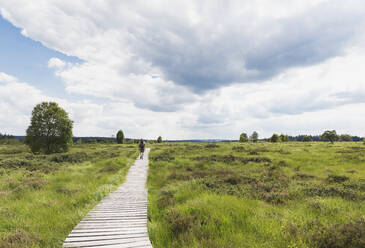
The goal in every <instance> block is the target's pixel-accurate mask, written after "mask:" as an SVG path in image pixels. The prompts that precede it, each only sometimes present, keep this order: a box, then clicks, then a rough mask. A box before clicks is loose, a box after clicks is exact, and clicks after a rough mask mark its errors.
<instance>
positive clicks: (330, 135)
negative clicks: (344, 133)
mask: <svg viewBox="0 0 365 248" xmlns="http://www.w3.org/2000/svg"><path fill="white" fill-rule="evenodd" d="M321 140H323V141H329V142H331V143H332V144H333V142H335V141H337V140H338V136H337V133H336V130H332V131H330V130H327V131H325V132H324V133H323V134H322V135H321Z"/></svg>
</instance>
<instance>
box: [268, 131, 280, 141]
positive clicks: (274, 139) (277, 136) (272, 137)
mask: <svg viewBox="0 0 365 248" xmlns="http://www.w3.org/2000/svg"><path fill="white" fill-rule="evenodd" d="M269 141H270V142H274V143H276V142H279V141H280V138H279V135H277V134H276V133H274V134H273V135H272V136H271V137H270V138H269Z"/></svg>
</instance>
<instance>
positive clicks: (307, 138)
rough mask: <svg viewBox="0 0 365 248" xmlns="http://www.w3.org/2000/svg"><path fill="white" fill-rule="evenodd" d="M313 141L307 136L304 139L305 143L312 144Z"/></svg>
mask: <svg viewBox="0 0 365 248" xmlns="http://www.w3.org/2000/svg"><path fill="white" fill-rule="evenodd" d="M311 141H312V139H311V138H310V137H309V136H308V135H305V136H304V137H303V142H311Z"/></svg>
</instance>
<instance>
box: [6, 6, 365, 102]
mask: <svg viewBox="0 0 365 248" xmlns="http://www.w3.org/2000/svg"><path fill="white" fill-rule="evenodd" d="M1 2H2V6H3V8H2V13H3V16H4V17H5V18H7V19H8V20H10V21H11V22H13V23H14V24H16V25H18V26H20V27H22V28H23V30H25V33H26V35H27V36H29V37H31V38H32V39H35V40H39V41H41V42H42V43H43V44H45V45H46V46H48V47H50V48H53V49H56V50H58V51H61V52H64V53H66V54H68V55H73V56H77V57H79V58H80V59H83V60H85V61H87V63H86V64H85V65H84V66H83V67H84V68H85V67H90V69H95V67H100V68H99V70H101V71H108V73H109V71H112V72H113V73H112V74H113V75H114V76H115V80H112V81H110V80H109V81H107V79H105V81H104V82H103V83H104V84H113V87H114V86H115V84H118V83H115V82H114V81H119V82H121V81H122V80H123V83H124V84H125V82H126V81H125V80H126V79H127V80H129V79H128V76H130V75H137V76H145V75H152V74H155V73H157V74H159V75H160V78H161V80H163V82H166V83H169V84H170V83H172V84H177V85H182V86H187V87H188V88H189V89H190V90H192V91H194V92H196V93H201V92H204V91H206V90H211V89H216V88H219V87H222V86H226V85H230V84H232V83H248V82H253V81H263V80H267V79H269V78H271V77H273V76H276V75H279V74H280V73H281V72H283V71H285V70H287V69H289V68H293V67H296V66H310V65H313V64H317V63H321V62H323V61H326V60H327V59H329V58H332V57H335V56H338V55H342V54H343V52H344V49H346V48H347V47H348V46H351V45H353V44H354V43H355V42H356V41H357V40H358V35H357V34H359V33H361V30H363V28H364V24H365V3H364V2H363V1H361V0H350V1H346V2H343V1H340V0H334V1H307V2H308V3H303V1H299V0H297V1H275V3H272V1H250V3H244V2H242V1H238V0H237V1H227V2H225V3H222V2H220V1H209V2H206V1H199V2H196V1H174V2H168V3H167V2H165V1H149V3H148V4H146V3H145V1H134V2H130V3H126V2H124V1H110V2H93V3H90V2H89V1H77V3H76V2H75V1H62V2H59V1H54V0H50V1H47V2H43V4H42V5H41V11H35V7H34V4H30V3H29V2H27V1H25V0H11V1H10V0H2V1H1ZM20 6H21V8H20ZM37 8H38V7H37ZM4 13H5V14H4ZM29 16H32V18H31V20H30V19H29V18H28V17H29ZM104 67H107V70H106V68H104ZM80 73H82V72H80ZM118 74H120V75H118ZM73 83H74V84H77V83H78V81H77V80H74V82H73ZM132 83H133V82H129V84H132ZM80 84H82V82H80ZM119 84H122V83H119ZM146 84H147V83H146ZM107 87H108V86H107ZM178 91H179V90H178ZM145 105H146V106H147V105H148V103H146V104H145ZM151 108H154V107H151ZM157 109H158V108H157Z"/></svg>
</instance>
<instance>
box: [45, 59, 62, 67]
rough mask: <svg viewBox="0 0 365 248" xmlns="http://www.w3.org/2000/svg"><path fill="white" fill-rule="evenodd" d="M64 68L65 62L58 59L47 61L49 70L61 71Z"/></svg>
mask: <svg viewBox="0 0 365 248" xmlns="http://www.w3.org/2000/svg"><path fill="white" fill-rule="evenodd" d="M65 66H66V62H65V61H63V60H61V59H59V58H51V59H50V60H49V61H48V67H49V68H55V69H62V68H64V67H65Z"/></svg>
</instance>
